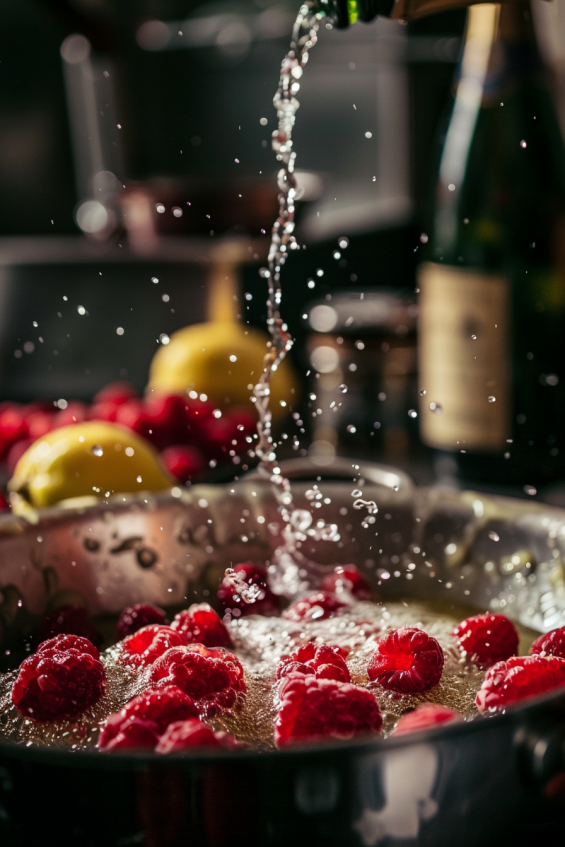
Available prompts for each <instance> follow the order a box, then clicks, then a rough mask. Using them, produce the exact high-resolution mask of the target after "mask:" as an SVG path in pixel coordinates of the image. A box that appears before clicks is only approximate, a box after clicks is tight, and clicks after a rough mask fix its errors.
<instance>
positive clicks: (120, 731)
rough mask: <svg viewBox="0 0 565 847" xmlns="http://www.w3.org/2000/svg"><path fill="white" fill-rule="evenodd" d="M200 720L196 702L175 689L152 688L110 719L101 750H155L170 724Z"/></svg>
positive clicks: (101, 733) (103, 731)
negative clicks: (151, 748) (197, 718)
mask: <svg viewBox="0 0 565 847" xmlns="http://www.w3.org/2000/svg"><path fill="white" fill-rule="evenodd" d="M196 717H198V710H197V708H196V706H195V705H194V702H193V701H192V700H191V698H190V697H188V696H187V695H186V694H184V693H183V692H182V691H181V690H180V689H178V688H176V687H175V686H174V685H168V686H163V687H161V688H158V689H154V688H150V689H148V690H147V691H144V692H143V694H138V695H137V697H134V698H133V699H132V700H130V701H129V703H126V705H125V706H124V708H123V709H121V710H120V711H119V712H114V714H112V715H110V717H109V718H108V720H107V721H106V723H105V724H104V726H103V727H102V730H101V732H100V737H99V739H98V746H99V747H100V748H101V749H102V750H117V749H121V748H127V747H154V746H155V744H156V743H157V740H158V739H159V737H160V736H161V735H162V734H163V733H164V732H165V730H166V728H167V727H168V726H169V724H171V723H174V722H175V721H185V720H188V719H189V718H196Z"/></svg>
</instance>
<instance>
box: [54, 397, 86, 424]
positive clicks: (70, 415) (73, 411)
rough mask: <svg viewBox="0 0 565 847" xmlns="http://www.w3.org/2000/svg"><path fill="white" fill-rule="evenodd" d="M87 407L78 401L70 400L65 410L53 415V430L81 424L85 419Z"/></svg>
mask: <svg viewBox="0 0 565 847" xmlns="http://www.w3.org/2000/svg"><path fill="white" fill-rule="evenodd" d="M87 415H88V406H87V405H86V403H81V402H80V401H78V400H72V401H71V402H70V403H69V404H68V405H67V408H66V409H61V410H60V411H59V412H56V413H55V417H54V418H53V424H52V428H53V429H59V427H62V426H71V425H72V424H75V423H82V421H85V420H86V419H87Z"/></svg>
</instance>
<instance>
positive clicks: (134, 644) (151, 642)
mask: <svg viewBox="0 0 565 847" xmlns="http://www.w3.org/2000/svg"><path fill="white" fill-rule="evenodd" d="M181 644H184V639H183V637H182V635H180V633H178V632H175V630H174V629H171V627H170V626H162V625H160V624H150V625H149V626H144V627H142V628H141V629H138V631H137V632H134V633H133V635H128V636H127V638H124V641H123V643H122V651H121V653H120V655H119V656H118V662H119V664H120V665H131V666H132V667H134V668H140V667H144V666H146V665H152V664H153V662H154V661H155V660H156V659H158V658H159V656H162V655H163V653H165V652H166V651H167V650H168V649H169V648H170V647H179V646H180V645H181Z"/></svg>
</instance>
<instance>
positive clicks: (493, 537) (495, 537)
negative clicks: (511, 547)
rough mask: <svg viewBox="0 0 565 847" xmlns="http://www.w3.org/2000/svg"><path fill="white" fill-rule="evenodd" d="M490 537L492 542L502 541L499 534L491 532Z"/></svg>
mask: <svg viewBox="0 0 565 847" xmlns="http://www.w3.org/2000/svg"><path fill="white" fill-rule="evenodd" d="M488 537H489V538H490V540H491V541H500V535H499V534H498V533H497V532H494V531H493V532H489V534H488Z"/></svg>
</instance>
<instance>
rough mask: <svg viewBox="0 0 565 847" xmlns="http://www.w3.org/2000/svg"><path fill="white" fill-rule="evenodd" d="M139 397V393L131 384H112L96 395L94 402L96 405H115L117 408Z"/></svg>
mask: <svg viewBox="0 0 565 847" xmlns="http://www.w3.org/2000/svg"><path fill="white" fill-rule="evenodd" d="M138 396H139V395H138V393H137V391H136V390H135V388H134V387H133V385H130V384H129V382H111V383H110V384H109V385H105V386H104V388H101V389H100V391H99V392H98V393H97V394H95V395H94V400H93V402H94V403H95V404H97V403H113V404H114V405H115V406H121V405H122V403H127V401H128V400H131V399H132V398H133V397H138Z"/></svg>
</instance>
